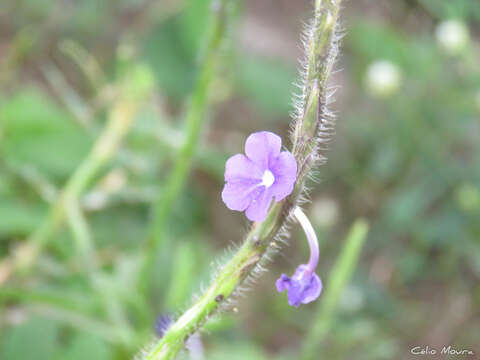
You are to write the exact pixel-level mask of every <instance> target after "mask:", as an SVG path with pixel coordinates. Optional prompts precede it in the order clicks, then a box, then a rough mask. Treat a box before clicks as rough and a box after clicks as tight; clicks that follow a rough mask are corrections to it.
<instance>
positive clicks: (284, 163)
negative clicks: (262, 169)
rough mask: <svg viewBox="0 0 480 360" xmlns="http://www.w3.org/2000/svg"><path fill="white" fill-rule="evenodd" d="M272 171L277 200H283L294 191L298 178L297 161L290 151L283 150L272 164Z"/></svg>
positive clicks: (273, 190) (273, 188) (273, 189)
mask: <svg viewBox="0 0 480 360" xmlns="http://www.w3.org/2000/svg"><path fill="white" fill-rule="evenodd" d="M270 171H271V172H272V173H273V176H274V177H275V182H274V183H273V185H272V187H271V191H272V194H273V195H274V196H275V201H280V200H283V199H284V198H285V197H287V196H288V195H290V194H291V193H292V191H293V187H294V185H295V181H296V180H297V161H296V160H295V157H294V156H293V155H292V154H291V153H290V152H288V151H282V152H281V153H280V155H278V156H277V157H276V158H275V160H274V161H273V163H272V164H270Z"/></svg>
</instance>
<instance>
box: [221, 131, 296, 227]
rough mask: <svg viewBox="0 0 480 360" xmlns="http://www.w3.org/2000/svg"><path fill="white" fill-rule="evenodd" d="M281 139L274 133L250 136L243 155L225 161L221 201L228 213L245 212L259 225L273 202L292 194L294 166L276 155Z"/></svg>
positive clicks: (286, 155)
mask: <svg viewBox="0 0 480 360" xmlns="http://www.w3.org/2000/svg"><path fill="white" fill-rule="evenodd" d="M281 147H282V139H281V138H280V137H279V136H278V135H275V134H274V133H271V132H268V131H261V132H257V133H253V134H251V135H250V136H249V137H248V138H247V141H246V142H245V154H246V156H245V155H243V154H237V155H234V156H232V157H231V158H229V159H228V160H227V163H226V166H225V181H226V184H225V186H224V188H223V191H222V200H223V202H224V203H225V205H227V207H228V208H229V209H230V210H235V211H245V213H246V215H247V218H248V219H249V220H252V221H263V220H265V218H266V217H267V212H268V208H269V206H270V203H271V201H272V198H275V201H277V202H278V201H281V200H283V199H284V198H285V197H287V196H288V195H290V193H291V192H292V191H293V186H294V184H295V181H296V179H297V162H296V161H295V157H294V156H293V155H292V154H291V153H290V152H288V151H280V149H281Z"/></svg>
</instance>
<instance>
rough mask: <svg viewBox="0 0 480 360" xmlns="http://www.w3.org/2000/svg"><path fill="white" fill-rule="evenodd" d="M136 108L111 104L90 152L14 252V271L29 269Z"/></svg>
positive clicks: (130, 103) (112, 148)
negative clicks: (107, 119)
mask: <svg viewBox="0 0 480 360" xmlns="http://www.w3.org/2000/svg"><path fill="white" fill-rule="evenodd" d="M122 100H123V99H122ZM136 108H137V103H136V102H134V101H120V100H119V101H118V102H117V103H116V104H115V105H114V108H113V109H112V112H111V114H110V119H109V121H108V124H107V126H106V127H105V130H104V131H103V133H102V134H101V135H100V137H99V138H98V140H97V141H96V143H95V144H94V146H93V148H92V150H91V152H90V153H89V155H88V156H87V158H86V159H85V160H84V161H83V163H82V164H81V165H80V166H79V167H78V168H77V169H76V171H75V172H74V173H73V175H72V176H71V178H70V179H69V180H68V182H67V184H66V185H65V188H64V189H63V191H62V193H61V194H60V196H59V198H58V200H57V201H56V202H55V203H54V204H53V205H52V208H51V209H50V212H49V214H48V216H47V218H46V220H45V221H44V222H43V223H42V224H41V225H40V227H39V228H38V229H37V230H36V231H35V232H34V233H33V234H32V235H31V236H30V237H29V238H28V239H27V241H26V243H25V245H24V246H23V247H22V248H20V249H19V251H18V252H17V254H16V255H17V256H16V258H15V264H14V270H19V271H21V272H26V271H29V270H30V269H31V267H32V265H33V264H34V262H35V259H36V258H37V257H38V256H39V255H40V253H41V252H42V250H43V248H44V247H45V245H46V244H47V242H48V240H49V239H50V237H51V236H52V235H53V234H54V233H55V232H56V231H57V229H58V228H59V227H60V226H61V225H62V224H63V223H64V221H65V218H66V216H67V210H68V209H69V208H71V206H70V205H69V204H71V203H72V202H77V201H78V198H79V196H80V195H81V194H82V193H83V191H84V190H85V188H86V187H87V185H88V184H89V183H90V181H91V180H92V179H93V178H94V177H95V175H96V174H97V173H98V171H99V169H101V168H102V166H104V165H105V163H106V162H108V161H109V160H110V159H111V157H112V156H113V154H114V153H115V151H116V150H117V148H118V146H119V145H120V142H121V140H122V139H123V137H124V136H125V135H126V134H127V132H128V130H129V129H130V127H131V125H132V123H133V120H134V114H135V111H136ZM82 247H83V250H86V249H88V248H89V247H90V245H89V244H82Z"/></svg>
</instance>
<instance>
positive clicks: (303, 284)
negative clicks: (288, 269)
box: [276, 264, 322, 307]
mask: <svg viewBox="0 0 480 360" xmlns="http://www.w3.org/2000/svg"><path fill="white" fill-rule="evenodd" d="M276 286H277V290H278V291H279V292H282V291H284V290H287V293H288V294H287V295H288V304H289V305H290V306H295V307H299V306H300V304H308V303H309V302H312V301H314V300H316V299H317V298H318V297H319V296H320V293H321V292H322V281H321V280H320V278H319V277H318V275H317V274H315V273H314V272H312V273H310V272H308V267H307V265H305V264H302V265H300V266H299V267H298V268H297V270H296V271H295V274H294V275H293V276H292V277H291V278H289V277H288V276H287V275H285V274H282V276H280V278H279V279H278V280H277V282H276Z"/></svg>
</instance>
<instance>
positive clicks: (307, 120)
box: [140, 0, 340, 360]
mask: <svg viewBox="0 0 480 360" xmlns="http://www.w3.org/2000/svg"><path fill="white" fill-rule="evenodd" d="M315 5H316V6H315V19H314V23H313V25H312V30H313V32H312V34H311V36H310V37H309V39H310V42H309V43H308V44H307V63H308V65H307V71H306V79H304V80H305V90H304V94H303V95H304V96H303V98H304V103H303V104H302V113H301V114H300V115H301V116H300V118H299V119H297V123H296V126H295V130H294V132H293V144H294V155H295V157H296V159H297V163H298V164H299V170H298V174H297V183H296V186H295V189H294V191H293V193H292V194H291V195H290V196H289V197H288V198H287V199H285V200H284V201H282V202H279V203H276V204H274V205H273V206H272V207H271V208H270V210H269V213H268V215H267V219H266V220H265V221H264V222H262V223H254V224H253V227H252V229H251V231H250V232H249V233H248V234H247V236H246V239H245V241H244V243H243V245H242V246H241V247H240V248H239V250H238V251H237V252H236V253H235V254H234V256H233V257H232V258H231V259H230V260H229V261H228V262H227V263H226V264H225V265H224V266H223V267H221V268H220V269H219V271H218V274H217V276H216V277H215V279H214V280H213V281H212V283H211V284H210V286H209V287H208V289H207V290H206V292H205V293H204V294H203V295H202V297H201V298H200V299H199V300H198V301H196V302H195V303H194V304H193V305H192V307H190V308H189V309H188V310H187V311H186V312H185V313H184V314H183V315H181V316H180V317H179V318H178V320H177V321H176V322H175V323H174V324H173V325H172V326H171V327H170V328H169V329H168V331H167V332H166V333H165V335H164V336H163V337H162V338H161V339H160V340H159V341H158V342H157V343H156V344H154V345H153V346H152V347H151V348H149V349H147V350H146V351H144V352H143V353H142V354H141V355H140V358H141V359H142V360H167V359H174V358H175V356H176V355H177V353H178V352H179V351H180V349H181V348H182V346H183V344H184V343H185V341H186V340H187V339H188V337H189V336H190V335H192V334H193V333H195V332H196V331H198V330H199V329H200V327H201V326H202V325H203V324H204V323H205V321H206V320H207V319H208V317H209V316H210V315H211V314H213V313H214V312H215V311H217V310H218V309H219V306H220V305H221V304H222V303H224V302H225V301H226V300H228V298H229V296H230V295H232V293H234V291H235V289H236V288H237V286H238V285H239V284H240V283H241V282H242V281H243V280H244V279H245V278H246V277H247V276H248V275H249V274H250V273H251V271H252V270H253V269H254V268H255V267H256V265H257V264H258V263H259V262H260V261H261V260H262V259H263V258H264V255H265V253H266V252H267V250H268V249H269V247H270V246H272V245H273V244H274V241H273V240H274V238H275V236H276V235H277V234H278V232H279V231H280V230H281V229H282V228H283V226H284V225H285V224H286V222H287V219H288V218H289V215H290V213H291V211H292V210H293V209H294V208H295V207H296V204H297V202H298V200H299V198H300V196H301V194H302V192H303V190H304V182H305V179H306V178H307V176H308V174H309V172H310V170H311V169H312V167H313V166H314V165H315V164H316V162H317V160H318V159H319V157H318V155H317V139H316V136H317V133H318V130H319V128H320V127H321V125H322V124H323V123H324V120H325V118H326V114H324V113H325V112H326V111H327V98H328V88H327V80H328V77H329V75H330V73H331V69H332V67H333V62H334V60H335V56H336V53H337V44H336V39H335V38H334V36H335V29H336V26H337V20H338V12H339V7H340V0H330V1H325V2H323V1H319V0H317V1H316V3H315ZM327 120H328V119H327ZM163 221H164V220H163ZM160 225H162V226H163V224H160ZM160 229H161V228H160Z"/></svg>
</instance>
